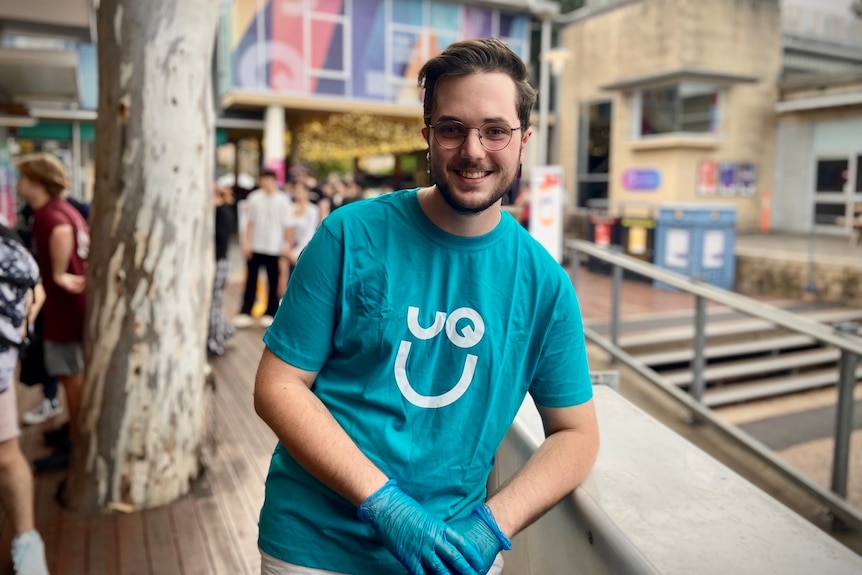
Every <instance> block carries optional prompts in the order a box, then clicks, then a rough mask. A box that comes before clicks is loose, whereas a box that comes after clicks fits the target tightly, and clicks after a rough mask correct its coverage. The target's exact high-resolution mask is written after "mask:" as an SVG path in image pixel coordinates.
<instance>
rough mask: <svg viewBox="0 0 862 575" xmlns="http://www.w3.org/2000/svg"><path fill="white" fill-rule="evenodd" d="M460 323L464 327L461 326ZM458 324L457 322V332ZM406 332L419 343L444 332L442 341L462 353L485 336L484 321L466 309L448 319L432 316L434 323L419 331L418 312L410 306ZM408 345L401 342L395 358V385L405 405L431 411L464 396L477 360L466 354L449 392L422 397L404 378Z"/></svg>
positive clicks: (474, 312) (473, 311)
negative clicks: (405, 402) (459, 374)
mask: <svg viewBox="0 0 862 575" xmlns="http://www.w3.org/2000/svg"><path fill="white" fill-rule="evenodd" d="M462 320H465V321H466V322H468V323H466V324H465V323H463V322H462ZM459 322H461V325H460V328H459ZM407 328H408V329H409V330H410V333H411V334H412V335H413V336H414V337H416V338H417V339H420V340H429V339H433V338H435V337H437V336H438V335H440V333H441V332H442V331H443V330H444V329H445V331H446V337H447V338H448V339H449V341H450V342H451V343H452V345H454V346H456V347H460V348H462V349H469V348H471V347H474V346H475V345H476V344H478V343H479V342H480V341H482V337H483V336H484V335H485V321H484V320H483V319H482V316H480V315H479V313H478V312H477V311H475V310H473V309H470V308H468V307H460V308H458V309H456V310H455V311H453V312H452V313H451V314H449V317H446V314H445V313H444V312H442V311H438V312H436V313H435V314H434V322H433V323H432V324H431V325H430V326H428V327H423V326H421V325H420V324H419V308H418V307H414V306H410V307H409V308H408V309H407ZM412 345H413V344H412V343H411V342H409V341H406V340H401V345H400V346H399V347H398V354H397V355H396V356H395V382H396V383H397V384H398V389H399V390H400V391H401V394H402V395H403V396H404V398H405V399H406V400H407V401H409V402H410V403H412V404H413V405H415V406H417V407H423V408H425V409H434V408H438V407H445V406H447V405H449V404H451V403H454V402H455V401H457V400H458V399H459V398H460V397H461V396H462V395H464V392H466V391H467V388H468V387H470V384H471V383H472V382H473V374H474V373H475V371H476V361H477V360H478V357H477V356H475V355H473V354H471V353H468V354H467V357H466V359H465V360H464V368H463V369H462V370H461V377H460V378H459V379H458V382H457V383H456V384H455V386H454V387H452V388H451V389H450V390H449V391H446V392H444V393H441V394H439V395H422V394H421V393H419V392H418V391H416V390H415V389H414V388H413V386H412V385H411V384H410V380H409V378H408V377H407V358H408V357H409V356H410V348H411V347H412Z"/></svg>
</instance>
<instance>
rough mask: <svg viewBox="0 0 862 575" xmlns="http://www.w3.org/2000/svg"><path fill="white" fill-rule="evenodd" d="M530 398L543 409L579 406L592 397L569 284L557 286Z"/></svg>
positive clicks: (581, 328) (578, 313) (578, 314)
mask: <svg viewBox="0 0 862 575" xmlns="http://www.w3.org/2000/svg"><path fill="white" fill-rule="evenodd" d="M530 395H531V396H532V397H533V399H534V400H535V402H536V404H538V405H541V406H544V407H569V406H572V405H579V404H581V403H585V402H587V401H589V400H590V399H591V398H592V397H593V388H592V383H591V382H590V368H589V364H588V362H587V349H586V343H585V341H584V325H583V320H582V318H581V309H580V306H579V304H578V298H577V296H576V295H575V291H574V288H573V287H572V285H571V283H569V282H568V281H566V282H564V283H561V284H559V287H558V291H557V297H556V298H555V301H554V302H553V311H552V312H551V321H550V322H549V323H548V329H547V332H546V333H545V337H544V341H543V344H542V348H541V351H540V354H539V360H538V366H537V369H536V372H535V375H534V377H533V381H532V384H531V386H530Z"/></svg>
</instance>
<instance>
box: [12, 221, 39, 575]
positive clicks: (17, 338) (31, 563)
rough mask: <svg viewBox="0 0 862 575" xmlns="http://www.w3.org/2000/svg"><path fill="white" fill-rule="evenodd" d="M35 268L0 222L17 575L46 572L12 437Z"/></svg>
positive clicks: (25, 468)
mask: <svg viewBox="0 0 862 575" xmlns="http://www.w3.org/2000/svg"><path fill="white" fill-rule="evenodd" d="M38 282H39V269H38V268H37V266H36V262H35V261H34V260H33V257H32V256H31V255H30V254H29V252H27V250H26V248H25V247H24V246H23V245H22V244H21V242H20V238H18V237H16V234H15V233H14V232H13V231H12V230H10V229H9V228H7V227H6V226H4V225H0V506H2V508H3V510H5V512H6V514H7V517H8V518H9V521H10V523H11V525H12V531H13V533H14V537H13V539H12V565H13V568H14V570H15V573H16V574H17V575H25V574H26V575H48V566H47V563H46V561H45V545H44V543H43V542H42V538H41V537H40V536H39V533H38V531H36V528H35V522H34V518H33V475H32V473H31V472H30V467H29V465H28V464H27V460H26V459H25V458H24V454H23V453H22V452H21V446H20V444H19V442H18V437H19V436H20V435H21V430H20V429H19V428H18V402H17V400H16V394H15V363H16V360H17V358H18V348H19V347H20V345H21V331H22V329H23V324H24V322H25V321H28V318H27V314H26V311H25V308H26V302H27V296H28V293H30V288H31V287H33V286H35V285H37V284H38Z"/></svg>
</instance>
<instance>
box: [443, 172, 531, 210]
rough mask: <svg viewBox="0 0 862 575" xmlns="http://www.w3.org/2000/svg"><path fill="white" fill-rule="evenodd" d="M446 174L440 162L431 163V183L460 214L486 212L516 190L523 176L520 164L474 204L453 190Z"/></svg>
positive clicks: (472, 194)
mask: <svg viewBox="0 0 862 575" xmlns="http://www.w3.org/2000/svg"><path fill="white" fill-rule="evenodd" d="M441 172H442V173H441ZM496 173H499V172H495V174H496ZM445 174H446V172H445V170H441V168H440V166H439V164H434V163H432V164H431V184H432V185H434V186H436V187H437V191H439V192H440V196H441V197H442V198H443V201H445V202H446V205H448V206H449V207H450V208H452V210H453V211H454V212H456V213H458V214H462V215H475V214H480V213H482V212H484V211H485V210H487V209H488V208H490V207H491V206H493V205H494V204H496V203H497V202H498V201H499V200H500V198H502V197H503V196H505V195H506V194H507V193H508V192H510V191H514V190H516V189H517V187H518V184H519V182H518V180H519V179H520V177H521V169H520V166H519V167H518V169H517V170H515V171H514V172H512V174H511V176H510V177H508V178H507V179H504V180H501V181H499V182H497V184H496V186H495V187H494V188H492V189H491V192H490V193H489V194H488V195H486V196H484V197H480V198H479V199H477V203H472V204H467V203H465V202H463V201H462V200H461V199H459V198H458V197H457V196H456V195H455V194H454V193H453V192H452V187H451V186H450V185H449V182H447V181H446V177H445ZM470 195H471V196H478V195H479V194H478V193H477V192H472V193H471V194H470Z"/></svg>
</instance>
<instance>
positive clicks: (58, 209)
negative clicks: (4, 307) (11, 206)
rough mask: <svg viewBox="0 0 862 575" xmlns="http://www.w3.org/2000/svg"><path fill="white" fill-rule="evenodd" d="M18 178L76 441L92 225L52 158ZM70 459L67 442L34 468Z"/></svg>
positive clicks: (48, 335) (35, 158) (49, 339)
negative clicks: (27, 208)
mask: <svg viewBox="0 0 862 575" xmlns="http://www.w3.org/2000/svg"><path fill="white" fill-rule="evenodd" d="M18 174H19V178H18V195H19V196H20V197H21V199H23V200H24V201H25V202H27V204H28V205H29V206H30V207H31V208H32V209H33V247H34V251H35V254H36V261H37V262H38V263H39V272H40V273H41V274H42V282H43V284H44V286H45V298H46V299H45V305H44V308H43V311H42V313H43V320H42V321H43V337H44V341H45V370H46V371H47V373H48V375H50V376H53V377H56V378H57V379H59V380H60V383H61V384H62V385H63V389H64V390H65V392H66V404H67V407H68V409H69V432H70V435H71V437H72V438H73V439H74V437H75V435H76V433H77V429H78V428H77V424H78V412H79V411H80V407H81V399H82V395H83V391H82V388H83V374H84V351H83V341H84V316H85V314H86V308H87V295H86V293H85V291H84V290H85V288H86V278H85V277H84V274H85V271H86V270H85V267H86V260H87V254H88V252H89V250H90V235H89V231H88V229H87V222H86V221H85V220H84V218H83V217H82V216H81V214H80V213H79V212H78V210H76V209H75V208H74V207H72V205H71V204H69V202H67V201H66V200H65V199H64V196H65V194H66V190H67V188H68V187H69V179H68V177H67V176H66V170H65V168H64V167H63V164H62V163H61V162H60V160H58V159H57V158H55V157H54V156H52V155H50V154H34V155H32V156H27V157H24V158H22V159H21V161H19V162H18ZM70 453H71V443H70V442H61V443H60V445H59V446H58V448H57V450H56V451H55V452H54V453H53V454H52V455H50V456H48V457H47V458H44V459H42V460H37V461H36V462H35V463H34V465H35V467H36V470H37V471H43V470H47V469H60V468H64V467H67V466H68V464H69V455H70Z"/></svg>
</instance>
